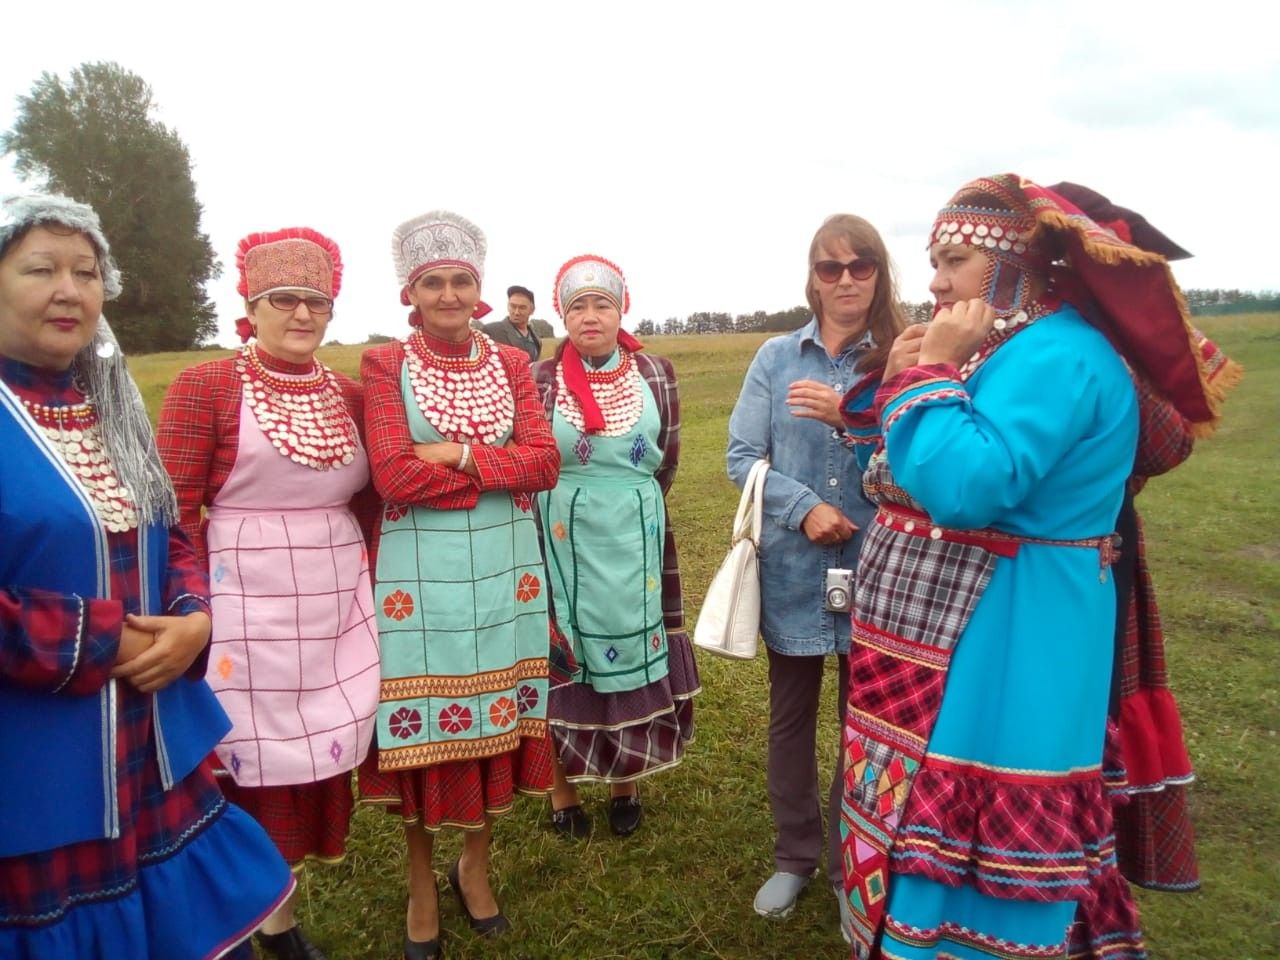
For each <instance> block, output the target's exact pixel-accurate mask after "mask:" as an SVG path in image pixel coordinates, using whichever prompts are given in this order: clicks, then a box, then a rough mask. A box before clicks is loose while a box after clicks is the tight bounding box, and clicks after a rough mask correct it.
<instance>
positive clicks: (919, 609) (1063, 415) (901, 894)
mask: <svg viewBox="0 0 1280 960" xmlns="http://www.w3.org/2000/svg"><path fill="white" fill-rule="evenodd" d="M878 403H879V405H880V421H881V425H882V429H883V431H884V449H883V450H882V451H880V452H879V453H878V454H877V455H876V456H875V457H873V459H872V464H871V466H870V468H869V470H868V473H867V476H866V478H865V486H866V489H867V492H868V495H869V496H871V498H872V499H873V500H874V501H875V502H876V503H877V504H879V505H880V507H881V512H880V514H879V515H878V516H877V522H876V523H875V524H873V526H872V529H871V530H870V531H869V532H868V539H867V544H866V546H864V548H863V552H862V559H861V562H860V565H859V571H858V586H857V590H858V596H857V601H856V607H855V613H854V649H853V651H852V652H851V654H850V663H851V674H852V675H851V680H850V688H851V693H850V701H849V719H848V722H847V726H846V737H845V743H846V768H847V771H848V772H847V774H846V778H847V779H846V791H845V802H844V807H843V811H842V823H841V832H842V837H843V840H844V850H845V860H846V872H845V892H846V895H847V896H848V897H849V900H850V907H851V910H852V913H853V917H854V930H855V934H856V936H855V941H856V942H855V955H857V956H866V955H867V953H868V949H867V948H868V945H869V942H870V941H872V940H874V938H875V936H876V935H877V932H880V933H881V935H882V940H881V950H882V951H883V955H884V956H886V957H901V958H910V960H924V958H933V957H941V956H947V957H956V958H964V960H972V958H989V957H1001V958H1014V957H1050V956H1055V957H1056V956H1065V952H1066V945H1067V941H1068V928H1069V927H1070V925H1071V923H1072V918H1073V916H1074V914H1075V912H1076V908H1077V904H1078V903H1080V902H1081V901H1082V900H1090V901H1092V900H1093V898H1099V897H1101V898H1107V899H1108V900H1109V901H1110V902H1111V909H1110V912H1111V914H1112V915H1113V916H1114V918H1116V920H1117V922H1118V923H1119V924H1120V925H1121V926H1124V925H1126V924H1132V925H1134V926H1136V915H1131V914H1132V904H1131V902H1129V901H1128V899H1127V896H1128V895H1127V888H1124V886H1123V881H1122V880H1120V878H1119V876H1118V874H1117V873H1116V871H1115V852H1114V837H1113V836H1112V833H1111V829H1112V828H1111V822H1110V808H1109V805H1108V802H1107V799H1106V795H1105V790H1104V787H1103V782H1102V770H1101V762H1102V751H1103V740H1104V737H1105V731H1106V719H1107V702H1108V695H1109V684H1110V675H1111V666H1112V658H1113V653H1114V651H1113V630H1114V623H1115V619H1114V617H1115V589H1114V586H1113V584H1112V582H1111V574H1110V571H1109V569H1108V567H1107V565H1106V562H1107V559H1108V556H1109V555H1108V553H1107V548H1108V546H1109V544H1110V541H1109V539H1106V540H1105V541H1104V538H1107V537H1108V535H1110V534H1111V533H1112V531H1113V530H1114V529H1115V523H1116V517H1117V514H1118V512H1119V509H1120V505H1121V498H1122V494H1123V489H1124V483H1125V480H1126V478H1127V477H1128V475H1129V472H1130V470H1131V468H1132V465H1133V456H1134V449H1135V444H1136V440H1137V408H1136V402H1135V397H1134V391H1133V386H1132V383H1131V381H1130V378H1129V375H1128V373H1127V371H1126V369H1125V366H1124V364H1123V362H1122V361H1121V359H1120V358H1119V356H1118V355H1117V354H1116V352H1115V351H1114V350H1113V349H1112V347H1111V346H1110V344H1109V343H1108V342H1107V340H1106V339H1105V338H1104V337H1103V336H1102V334H1101V333H1099V332H1098V331H1097V330H1095V329H1094V328H1092V327H1091V326H1089V325H1088V324H1087V323H1085V321H1084V320H1083V319H1082V318H1081V316H1080V315H1079V314H1078V313H1077V312H1076V311H1075V310H1074V309H1072V308H1070V307H1062V308H1061V309H1059V310H1057V311H1056V312H1055V313H1051V314H1049V315H1048V316H1045V317H1043V318H1041V319H1039V320H1037V321H1035V322H1034V323H1031V324H1030V325H1028V326H1026V327H1025V328H1024V329H1021V330H1019V331H1017V332H1016V335H1011V336H1009V337H1008V338H1007V339H1005V340H1004V342H1003V343H1002V344H999V345H998V348H997V349H994V351H993V352H990V353H989V355H987V356H986V357H985V359H984V360H983V361H982V362H981V363H980V364H979V365H977V366H976V369H974V370H973V371H972V372H971V373H970V374H969V375H968V376H967V377H966V376H963V375H961V376H957V375H956V374H955V371H954V370H953V369H952V368H947V367H942V366H937V367H928V368H925V367H916V368H913V369H912V370H909V371H904V372H903V373H902V374H900V375H899V376H898V377H896V378H894V379H893V380H891V381H890V382H889V383H886V385H885V387H884V388H883V389H882V391H881V393H880V395H879V397H878ZM895 511H897V512H895ZM912 511H917V512H918V513H912ZM975 532H976V533H977V534H978V535H977V536H973V535H972V534H974V533H975ZM966 534H970V536H968V537H966ZM1049 541H1053V542H1049ZM938 695H940V696H941V702H940V705H938V704H937V700H936V698H937V696H938ZM935 709H936V720H935V721H933V723H932V726H931V728H930V726H929V723H928V722H927V720H926V719H925V717H926V715H927V716H929V717H932V716H934V712H933V711H934V710H935ZM885 858H887V866H886V865H885ZM886 886H887V895H886ZM1104 912H1105V911H1104ZM1107 956H1109V957H1110V956H1112V954H1107ZM1115 956H1125V957H1129V956H1132V954H1129V953H1123V954H1115Z"/></svg>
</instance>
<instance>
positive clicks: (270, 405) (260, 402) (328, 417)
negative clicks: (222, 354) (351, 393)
mask: <svg viewBox="0 0 1280 960" xmlns="http://www.w3.org/2000/svg"><path fill="white" fill-rule="evenodd" d="M236 373H237V374H239V376H240V380H241V381H242V382H243V383H244V398H245V401H246V402H247V403H248V404H249V409H251V410H252V411H253V416H254V419H255V420H257V422H258V428H259V429H260V430H261V431H262V432H263V434H265V435H266V438H267V439H268V440H270V441H271V445H272V446H273V447H275V448H276V450H277V452H279V454H280V456H282V457H287V458H288V459H290V460H292V461H293V462H294V463H297V464H301V465H302V466H304V467H310V468H311V469H312V470H337V469H340V468H342V467H345V466H346V465H347V464H349V463H351V462H352V461H353V460H354V459H355V454H356V450H357V448H358V446H359V442H360V440H359V435H358V434H357V433H356V425H355V422H354V421H353V420H352V419H351V415H350V414H349V413H348V412H347V404H346V401H345V400H344V399H343V396H342V389H341V387H339V386H338V379H337V377H336V376H334V373H333V371H332V370H330V369H329V368H328V367H326V366H325V365H324V364H322V363H320V362H319V361H316V362H315V363H314V364H313V372H312V373H310V374H306V375H303V376H300V377H290V376H285V375H281V374H279V373H276V372H274V371H272V370H270V369H269V368H268V367H267V365H266V363H265V362H264V361H263V359H262V357H261V356H260V355H259V353H258V350H257V347H256V346H255V345H254V344H249V345H248V346H246V347H245V348H244V349H243V350H242V351H241V352H240V356H238V357H237V358H236Z"/></svg>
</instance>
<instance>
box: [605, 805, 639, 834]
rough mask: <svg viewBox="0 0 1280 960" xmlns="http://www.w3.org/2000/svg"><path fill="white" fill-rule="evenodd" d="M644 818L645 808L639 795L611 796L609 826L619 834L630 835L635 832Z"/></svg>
mask: <svg viewBox="0 0 1280 960" xmlns="http://www.w3.org/2000/svg"><path fill="white" fill-rule="evenodd" d="M642 819H644V808H643V807H642V806H640V797H639V795H636V796H630V797H610V798H609V828H610V829H611V830H613V832H614V833H616V834H617V835H618V836H620V837H628V836H630V835H631V834H633V833H635V832H636V828H637V827H639V826H640V821H641V820H642Z"/></svg>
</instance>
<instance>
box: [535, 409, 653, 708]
mask: <svg viewBox="0 0 1280 960" xmlns="http://www.w3.org/2000/svg"><path fill="white" fill-rule="evenodd" d="M640 395H641V397H642V398H643V404H644V405H643V408H642V411H641V413H640V417H639V419H638V420H637V421H636V423H635V424H634V425H633V426H632V427H631V429H630V430H629V431H627V432H626V433H624V434H622V435H620V436H605V435H604V434H602V433H593V434H586V433H583V432H581V431H580V430H579V429H578V428H577V427H575V426H574V425H573V424H572V423H570V422H569V421H568V420H566V419H565V417H564V416H562V415H561V413H560V412H559V410H557V411H556V412H555V414H554V416H553V418H552V433H553V434H554V435H555V438H556V443H557V445H558V446H559V448H560V454H561V467H560V481H559V483H558V484H557V485H556V487H555V488H554V489H552V490H549V491H544V492H542V493H540V494H538V510H539V514H540V516H541V518H542V524H543V539H544V543H545V544H546V552H547V572H548V576H549V577H550V579H551V587H552V592H553V594H554V597H555V603H554V607H555V618H556V625H557V626H558V627H559V629H560V632H561V633H562V634H563V635H564V636H565V637H566V638H567V639H568V640H569V642H570V644H571V645H572V648H573V654H574V658H575V659H576V660H577V662H578V664H579V666H580V668H581V669H580V671H579V673H578V675H577V677H576V678H575V679H576V681H577V682H578V683H586V684H590V685H591V686H592V687H593V688H594V689H595V690H597V691H599V692H601V693H618V692H622V691H626V690H636V689H639V688H640V687H644V686H647V685H648V684H650V683H653V682H654V681H656V680H661V679H662V678H663V677H665V676H666V675H667V633H666V628H665V627H664V626H663V622H662V544H663V538H664V537H665V535H666V525H665V515H664V512H663V507H662V490H661V488H660V487H659V486H658V481H657V480H656V479H655V478H654V474H655V472H656V471H657V469H658V466H659V465H660V464H661V463H662V450H660V449H659V448H658V445H657V438H658V432H659V430H660V428H661V422H660V418H659V414H658V406H657V402H656V401H655V400H654V397H653V391H652V390H650V389H649V388H648V385H647V384H641V389H640Z"/></svg>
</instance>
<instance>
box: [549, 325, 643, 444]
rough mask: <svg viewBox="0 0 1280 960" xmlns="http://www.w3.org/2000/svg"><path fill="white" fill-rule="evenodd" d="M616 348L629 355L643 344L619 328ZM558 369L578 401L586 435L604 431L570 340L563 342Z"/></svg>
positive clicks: (584, 371)
mask: <svg viewBox="0 0 1280 960" xmlns="http://www.w3.org/2000/svg"><path fill="white" fill-rule="evenodd" d="M618 346H619V347H622V348H623V349H624V350H629V351H630V352H631V353H637V352H639V351H641V350H643V349H644V344H642V343H641V342H640V341H639V340H637V339H636V338H635V337H633V336H632V335H631V334H629V333H627V331H625V330H623V329H622V328H621V327H619V328H618ZM560 367H561V369H562V370H564V385H565V386H566V387H568V388H569V392H570V393H572V394H573V395H574V396H575V397H577V399H578V406H579V407H580V408H581V409H582V422H583V424H584V425H585V426H586V428H587V433H599V432H600V431H601V430H603V429H604V414H602V413H601V412H600V405H599V404H597V403H596V398H595V396H594V395H593V394H592V393H591V384H590V383H588V382H587V369H586V367H584V366H583V364H582V354H580V353H578V348H577V347H575V346H574V345H573V342H572V341H570V340H567V339H566V340H565V342H564V351H563V352H562V353H561V354H560Z"/></svg>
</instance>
